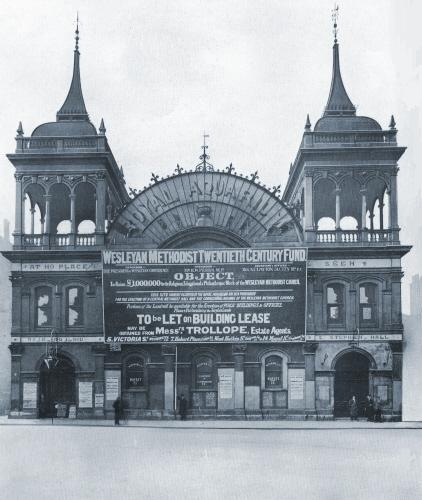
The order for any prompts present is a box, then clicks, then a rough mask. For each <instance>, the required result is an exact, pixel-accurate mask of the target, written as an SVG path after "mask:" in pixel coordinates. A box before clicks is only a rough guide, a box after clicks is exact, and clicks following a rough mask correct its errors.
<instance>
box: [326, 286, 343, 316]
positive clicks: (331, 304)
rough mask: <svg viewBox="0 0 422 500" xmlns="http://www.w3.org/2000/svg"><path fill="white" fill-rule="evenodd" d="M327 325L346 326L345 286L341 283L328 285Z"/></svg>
mask: <svg viewBox="0 0 422 500" xmlns="http://www.w3.org/2000/svg"><path fill="white" fill-rule="evenodd" d="M327 324H328V325H343V324H344V286H343V285H341V284H340V283H331V284H329V285H327Z"/></svg>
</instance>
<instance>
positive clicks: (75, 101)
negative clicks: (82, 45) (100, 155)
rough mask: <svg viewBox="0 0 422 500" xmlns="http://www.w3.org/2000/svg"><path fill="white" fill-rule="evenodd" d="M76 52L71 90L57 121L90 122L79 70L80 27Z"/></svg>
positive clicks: (76, 32)
mask: <svg viewBox="0 0 422 500" xmlns="http://www.w3.org/2000/svg"><path fill="white" fill-rule="evenodd" d="M75 35H76V36H75V40H76V43H75V51H74V56H73V76H72V83H71V84H70V89H69V92H68V94H67V97H66V100H65V101H64V103H63V106H62V107H61V108H60V110H59V111H58V112H57V121H65V120H85V121H89V116H88V112H87V110H86V107H85V102H84V97H83V95H82V86H81V74H80V69H79V57H80V54H79V27H78V25H77V27H76V31H75Z"/></svg>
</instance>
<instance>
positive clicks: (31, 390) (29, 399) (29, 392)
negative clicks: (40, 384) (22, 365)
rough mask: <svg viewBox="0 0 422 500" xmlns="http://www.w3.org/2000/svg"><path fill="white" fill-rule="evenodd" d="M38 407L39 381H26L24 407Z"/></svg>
mask: <svg viewBox="0 0 422 500" xmlns="http://www.w3.org/2000/svg"><path fill="white" fill-rule="evenodd" d="M36 407H37V383H36V382H24V384H23V408H24V409H25V410H27V409H30V408H36Z"/></svg>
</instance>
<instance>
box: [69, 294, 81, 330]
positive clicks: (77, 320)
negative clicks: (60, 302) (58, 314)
mask: <svg viewBox="0 0 422 500" xmlns="http://www.w3.org/2000/svg"><path fill="white" fill-rule="evenodd" d="M66 324H67V326H81V325H83V288H82V287H81V286H75V287H71V288H68V289H67V293H66Z"/></svg>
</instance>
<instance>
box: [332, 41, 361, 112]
mask: <svg viewBox="0 0 422 500" xmlns="http://www.w3.org/2000/svg"><path fill="white" fill-rule="evenodd" d="M344 115H346V116H355V115H356V108H355V107H354V105H353V103H352V101H351V100H350V98H349V96H348V95H347V92H346V89H345V88H344V84H343V80H342V78H341V72H340V57H339V47H338V42H337V37H336V38H335V39H334V45H333V76H332V79H331V88H330V95H329V96H328V102H327V105H326V106H325V111H324V116H344Z"/></svg>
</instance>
